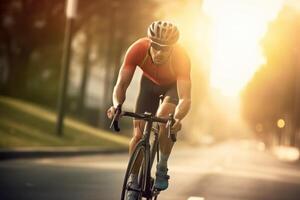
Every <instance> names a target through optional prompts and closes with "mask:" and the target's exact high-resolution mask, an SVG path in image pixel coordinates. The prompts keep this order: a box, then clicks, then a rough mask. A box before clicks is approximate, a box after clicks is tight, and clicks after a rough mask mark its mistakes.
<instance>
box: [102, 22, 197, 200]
mask: <svg viewBox="0 0 300 200" xmlns="http://www.w3.org/2000/svg"><path fill="white" fill-rule="evenodd" d="M147 35H148V37H145V38H141V39H139V40H137V41H136V42H134V43H133V44H132V45H131V46H130V47H129V48H128V50H127V52H126V55H125V58H124V62H123V64H122V66H121V68H120V72H119V76H118V80H117V83H116V85H115V87H114V91H113V106H112V107H110V108H109V109H108V111H107V115H108V117H109V118H112V117H113V116H114V114H115V112H116V109H121V106H122V104H123V103H124V101H125V96H126V90H127V88H128V86H129V84H130V82H131V79H132V77H133V74H134V72H135V69H136V67H137V66H139V67H140V69H141V70H142V71H143V75H142V78H141V82H140V91H139V94H138V100H137V103H136V108H135V112H137V113H144V112H150V113H153V114H155V113H156V115H157V116H159V117H168V115H169V114H170V113H174V119H175V123H174V124H173V126H172V131H175V132H177V131H179V130H180V129H181V120H182V119H183V118H184V117H185V116H186V114H187V113H188V111H189V109H190V105H191V80H190V60H189V57H188V55H187V54H186V52H185V50H184V49H183V48H182V47H181V46H180V45H179V44H177V41H178V39H179V31H178V29H177V27H176V26H175V25H174V24H173V23H170V22H167V21H155V22H153V23H152V24H151V25H150V26H149V28H148V34H147ZM161 94H163V95H164V99H163V102H162V104H160V105H159V96H160V95H161ZM133 125H134V130H133V137H132V139H131V141H130V144H129V153H130V154H131V153H132V152H133V150H134V148H135V146H136V144H137V143H138V142H139V140H140V139H141V138H142V134H143V130H144V126H145V122H144V121H142V120H133ZM159 144H160V155H161V159H160V161H159V163H157V166H156V167H157V172H156V179H155V183H154V187H155V188H157V189H158V190H165V189H167V187H168V179H169V176H168V174H167V172H168V165H167V161H168V158H169V155H170V153H171V150H172V147H173V144H174V143H173V142H172V140H171V139H170V138H168V135H167V131H166V127H165V125H162V124H161V125H160V132H159ZM137 176H138V175H137V172H136V173H135V172H133V173H132V174H130V177H129V181H128V184H132V185H133V187H134V185H135V184H137V181H138V180H137ZM135 193H136V191H134V190H132V191H130V192H128V199H129V200H133V199H136V194H135Z"/></svg>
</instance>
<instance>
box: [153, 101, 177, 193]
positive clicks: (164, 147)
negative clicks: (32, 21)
mask: <svg viewBox="0 0 300 200" xmlns="http://www.w3.org/2000/svg"><path fill="white" fill-rule="evenodd" d="M168 98H169V97H166V98H165V99H164V102H163V103H162V104H161V105H160V107H159V109H158V111H157V115H158V116H159V117H168V116H169V114H170V113H174V111H175V108H176V105H175V104H173V103H169V102H168ZM159 144H160V152H161V154H160V155H161V156H160V161H159V163H158V164H157V173H156V182H155V187H156V188H158V189H160V190H165V189H166V188H167V187H168V179H169V176H168V175H167V171H168V159H169V156H170V153H171V151H172V147H173V145H174V142H173V141H172V140H171V139H170V138H168V132H167V129H166V126H165V124H161V125H160V132H159Z"/></svg>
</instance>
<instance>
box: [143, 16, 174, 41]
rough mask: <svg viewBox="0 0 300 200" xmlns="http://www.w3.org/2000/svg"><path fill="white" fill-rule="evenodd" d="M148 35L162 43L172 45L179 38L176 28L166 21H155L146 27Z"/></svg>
mask: <svg viewBox="0 0 300 200" xmlns="http://www.w3.org/2000/svg"><path fill="white" fill-rule="evenodd" d="M148 37H149V38H150V39H151V40H152V41H153V42H156V43H159V44H162V45H172V44H175V43H176V42H177V40H178V39H179V31H178V28H177V27H176V26H175V25H174V24H172V23H171V22H167V21H155V22H153V23H152V24H151V25H150V26H149V28H148Z"/></svg>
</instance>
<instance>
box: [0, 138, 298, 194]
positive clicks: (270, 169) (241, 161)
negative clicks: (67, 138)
mask: <svg viewBox="0 0 300 200" xmlns="http://www.w3.org/2000/svg"><path fill="white" fill-rule="evenodd" d="M258 147H259V146H258V145H257V143H255V142H251V141H228V142H226V143H223V144H219V145H215V146H212V147H205V148H190V147H188V148H186V147H183V146H181V147H179V146H177V147H175V149H174V153H173V156H172V157H171V158H170V175H171V180H170V185H171V186H170V188H169V190H168V191H165V192H163V193H162V194H161V196H160V199H161V200H187V199H188V198H190V197H191V196H195V197H202V199H203V198H204V199H205V200H299V199H300V165H299V164H296V163H283V162H279V161H277V160H276V159H275V158H274V157H273V156H271V155H269V154H268V153H266V152H263V151H260V150H259V148H258ZM127 159H128V157H127V155H126V154H114V155H101V156H83V157H72V158H49V159H45V158H44V159H27V160H11V161H2V162H0V199H1V200H23V199H24V200H27V199H28V200H37V199H39V200H50V199H51V200H60V199H63V200H77V199H78V200H79V199H80V200H102V199H103V200H104V199H105V200H115V199H116V200H117V199H119V195H120V187H121V184H122V178H123V172H124V170H125V167H126V162H127ZM199 199H201V198H199Z"/></svg>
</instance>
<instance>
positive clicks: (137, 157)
mask: <svg viewBox="0 0 300 200" xmlns="http://www.w3.org/2000/svg"><path fill="white" fill-rule="evenodd" d="M145 157H146V151H145V147H144V146H143V145H142V144H141V143H139V144H138V145H137V146H136V148H135V150H134V152H133V153H132V155H131V157H130V159H129V162H128V166H127V170H126V173H125V177H124V182H123V187H122V193H121V200H127V193H128V191H135V192H136V193H138V200H141V199H142V197H143V192H144V189H145V185H146V177H147V173H146V171H147V168H146V161H145V160H146V158H145ZM138 165H140V166H138ZM134 166H135V168H136V169H138V173H137V174H138V188H131V187H130V185H128V179H129V176H130V174H131V173H132V172H133V169H134Z"/></svg>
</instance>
